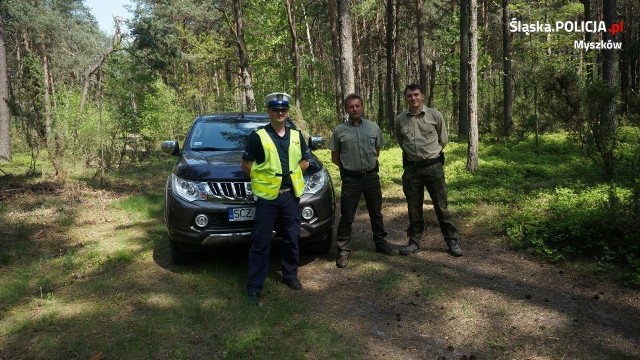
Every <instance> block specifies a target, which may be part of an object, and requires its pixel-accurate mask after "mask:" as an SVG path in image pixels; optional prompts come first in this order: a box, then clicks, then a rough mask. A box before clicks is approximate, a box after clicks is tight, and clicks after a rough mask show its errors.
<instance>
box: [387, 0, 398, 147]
mask: <svg viewBox="0 0 640 360" xmlns="http://www.w3.org/2000/svg"><path fill="white" fill-rule="evenodd" d="M386 11H387V21H386V22H387V34H386V47H387V77H386V79H385V83H386V92H385V94H384V96H385V98H386V105H385V107H386V108H387V131H389V133H391V134H393V129H394V123H395V115H396V113H395V109H394V103H393V95H394V91H393V89H394V82H393V81H394V78H396V76H395V71H396V65H395V63H396V54H395V42H396V23H395V4H394V0H387V9H386Z"/></svg>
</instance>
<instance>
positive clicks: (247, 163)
mask: <svg viewBox="0 0 640 360" xmlns="http://www.w3.org/2000/svg"><path fill="white" fill-rule="evenodd" d="M307 165H308V164H307ZM252 166H253V161H249V160H245V159H242V162H241V163H240V167H241V168H242V171H244V173H245V174H246V175H247V176H249V177H251V167H252ZM303 170H304V169H303Z"/></svg>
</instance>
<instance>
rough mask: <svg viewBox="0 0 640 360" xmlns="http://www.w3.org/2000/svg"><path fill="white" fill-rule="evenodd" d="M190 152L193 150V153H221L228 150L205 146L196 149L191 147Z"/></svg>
mask: <svg viewBox="0 0 640 360" xmlns="http://www.w3.org/2000/svg"><path fill="white" fill-rule="evenodd" d="M191 150H193V151H222V150H229V149H223V148H218V147H212V146H205V147H197V148H194V147H192V148H191Z"/></svg>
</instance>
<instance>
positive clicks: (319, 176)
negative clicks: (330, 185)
mask: <svg viewBox="0 0 640 360" xmlns="http://www.w3.org/2000/svg"><path fill="white" fill-rule="evenodd" d="M328 180H329V173H328V172H327V169H325V168H322V169H320V171H317V172H314V173H313V174H308V175H305V176H304V193H305V194H314V195H315V194H317V193H318V192H320V190H322V189H324V187H325V186H326V185H327V181H328Z"/></svg>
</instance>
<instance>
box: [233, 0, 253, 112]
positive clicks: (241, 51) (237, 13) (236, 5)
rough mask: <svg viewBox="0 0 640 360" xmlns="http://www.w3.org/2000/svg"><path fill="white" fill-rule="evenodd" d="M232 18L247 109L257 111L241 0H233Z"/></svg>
mask: <svg viewBox="0 0 640 360" xmlns="http://www.w3.org/2000/svg"><path fill="white" fill-rule="evenodd" d="M233 10H234V18H235V22H236V34H235V35H236V44H237V46H238V57H239V60H240V79H241V82H242V90H243V92H244V99H245V102H246V105H247V111H257V107H256V98H255V96H254V94H253V84H252V81H251V73H250V72H249V52H248V51H247V45H246V43H245V41H244V24H243V23H244V21H243V18H242V0H233Z"/></svg>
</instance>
